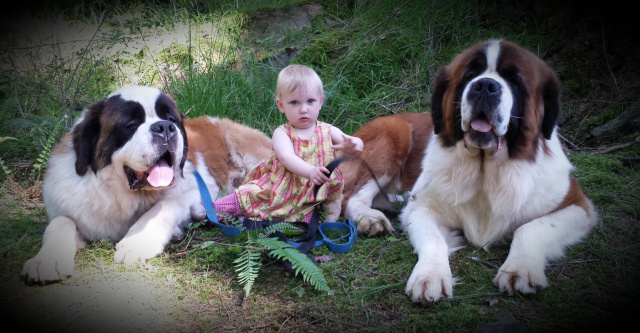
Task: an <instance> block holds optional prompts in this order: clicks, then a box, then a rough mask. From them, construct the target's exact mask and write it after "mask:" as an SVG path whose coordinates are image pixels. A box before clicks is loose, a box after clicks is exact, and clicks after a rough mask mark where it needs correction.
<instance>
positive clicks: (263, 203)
mask: <svg viewBox="0 0 640 333" xmlns="http://www.w3.org/2000/svg"><path fill="white" fill-rule="evenodd" d="M280 128H282V129H283V130H284V131H285V133H287V136H289V138H291V143H292V144H293V150H294V152H295V154H296V155H297V156H299V157H300V158H301V159H303V160H304V161H305V162H307V163H309V164H311V165H316V166H326V165H327V164H329V163H331V161H333V160H334V159H335V150H334V149H333V148H332V141H331V135H330V133H329V131H330V129H331V125H329V124H327V123H324V122H321V121H317V122H316V129H315V131H314V133H313V134H312V135H311V137H309V139H308V140H302V139H300V138H299V137H298V135H297V134H296V131H295V130H294V129H293V128H292V127H291V125H290V124H288V123H287V124H284V125H281V126H280ZM313 187H314V184H313V182H311V181H310V180H309V179H308V178H306V177H302V176H298V175H296V174H294V173H292V172H291V171H289V170H287V169H286V168H285V167H284V165H282V163H280V161H279V160H278V156H276V154H275V153H273V154H272V155H271V157H270V158H269V159H268V160H266V161H264V162H262V163H261V164H260V165H258V166H256V167H255V168H254V169H253V170H252V171H251V172H249V174H247V176H246V178H245V180H244V183H243V184H242V185H240V187H238V188H237V189H236V195H237V196H238V201H239V203H240V208H241V209H242V213H243V215H244V216H245V217H248V218H251V219H254V220H273V221H287V222H293V221H303V220H305V217H307V216H308V214H310V213H311V212H312V211H313V209H314V205H315V204H316V203H320V202H324V201H333V200H338V199H340V196H341V195H342V191H343V189H344V184H343V183H342V173H341V172H340V168H336V169H335V170H334V171H333V173H332V174H331V177H330V178H329V181H328V182H327V183H325V184H324V185H322V187H320V189H319V191H318V195H317V197H315V198H314V197H313Z"/></svg>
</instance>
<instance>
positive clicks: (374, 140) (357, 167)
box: [338, 113, 433, 236]
mask: <svg viewBox="0 0 640 333" xmlns="http://www.w3.org/2000/svg"><path fill="white" fill-rule="evenodd" d="M431 132H433V122H432V121H431V114H430V113H403V114H398V115H392V116H384V117H378V118H375V119H374V120H372V121H370V122H369V123H367V124H365V125H364V126H362V127H360V129H358V130H357V131H356V132H355V133H354V134H353V135H354V136H356V137H359V138H360V139H362V141H363V142H364V150H363V151H362V153H360V156H359V157H360V159H361V160H362V161H364V162H366V164H363V163H362V162H361V161H360V159H357V158H349V159H347V160H345V161H344V162H342V163H341V164H340V169H341V170H342V175H343V177H344V178H343V179H344V191H343V194H342V214H343V215H344V217H346V218H350V219H351V220H352V221H354V222H355V223H356V224H357V226H358V232H359V233H361V234H366V235H368V236H377V235H380V234H388V233H390V232H392V231H394V228H393V226H392V225H391V222H390V221H389V219H388V218H387V216H386V215H385V214H384V213H383V211H386V212H395V213H397V212H399V210H398V209H399V207H400V204H399V203H397V200H398V199H396V194H397V193H400V192H402V191H410V190H411V188H412V187H413V184H415V182H416V180H417V179H418V176H419V175H420V163H421V161H422V158H423V157H424V151H425V149H426V147H427V144H428V142H429V137H430V135H431ZM338 154H340V152H338ZM367 166H369V167H370V168H371V169H370V170H368V169H367ZM372 173H373V174H374V175H376V178H377V183H376V180H375V179H374V178H373V176H372ZM379 186H380V187H382V190H384V191H381V190H380V187H379ZM387 194H389V195H391V199H390V197H388V196H387ZM400 200H402V199H400Z"/></svg>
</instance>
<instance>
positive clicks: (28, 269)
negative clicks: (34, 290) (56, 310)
mask: <svg viewBox="0 0 640 333" xmlns="http://www.w3.org/2000/svg"><path fill="white" fill-rule="evenodd" d="M85 245H86V241H85V240H84V238H82V236H81V235H80V234H79V233H78V230H77V228H76V224H75V222H73V220H71V219H70V218H68V217H66V216H58V217H56V218H54V219H53V220H51V222H50V223H49V225H48V226H47V228H46V229H45V231H44V236H43V237H42V248H40V251H39V252H38V254H37V255H36V256H35V257H33V258H31V259H29V260H28V261H27V262H26V263H25V264H24V267H23V269H22V275H23V276H24V277H25V278H26V279H27V281H34V282H46V281H58V280H61V279H62V278H63V277H68V276H71V275H73V269H74V266H73V265H74V264H73V260H74V258H75V255H76V249H79V248H83V247H84V246H85Z"/></svg>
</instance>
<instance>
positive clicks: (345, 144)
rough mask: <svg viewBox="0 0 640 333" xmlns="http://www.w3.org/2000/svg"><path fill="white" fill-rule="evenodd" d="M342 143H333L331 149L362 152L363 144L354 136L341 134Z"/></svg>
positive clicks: (350, 152) (351, 152)
mask: <svg viewBox="0 0 640 333" xmlns="http://www.w3.org/2000/svg"><path fill="white" fill-rule="evenodd" d="M342 137H343V140H342V143H339V144H337V145H333V149H337V150H342V151H343V152H344V153H346V154H354V153H360V152H362V149H363V147H364V144H363V142H362V140H361V139H360V138H357V137H355V136H348V135H344V134H343V135H342Z"/></svg>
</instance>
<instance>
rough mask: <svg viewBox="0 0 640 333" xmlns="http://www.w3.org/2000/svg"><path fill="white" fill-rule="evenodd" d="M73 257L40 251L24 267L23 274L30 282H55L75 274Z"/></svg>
mask: <svg viewBox="0 0 640 333" xmlns="http://www.w3.org/2000/svg"><path fill="white" fill-rule="evenodd" d="M73 258H74V256H71V257H70V258H66V257H65V256H60V257H56V255H55V253H53V252H49V253H42V252H40V253H38V255H36V256H35V257H33V258H31V259H29V260H27V262H26V263H25V264H24V266H23V267H22V273H21V274H22V276H23V277H25V278H26V279H27V281H29V282H53V281H59V280H62V278H65V277H69V276H71V275H73Z"/></svg>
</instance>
